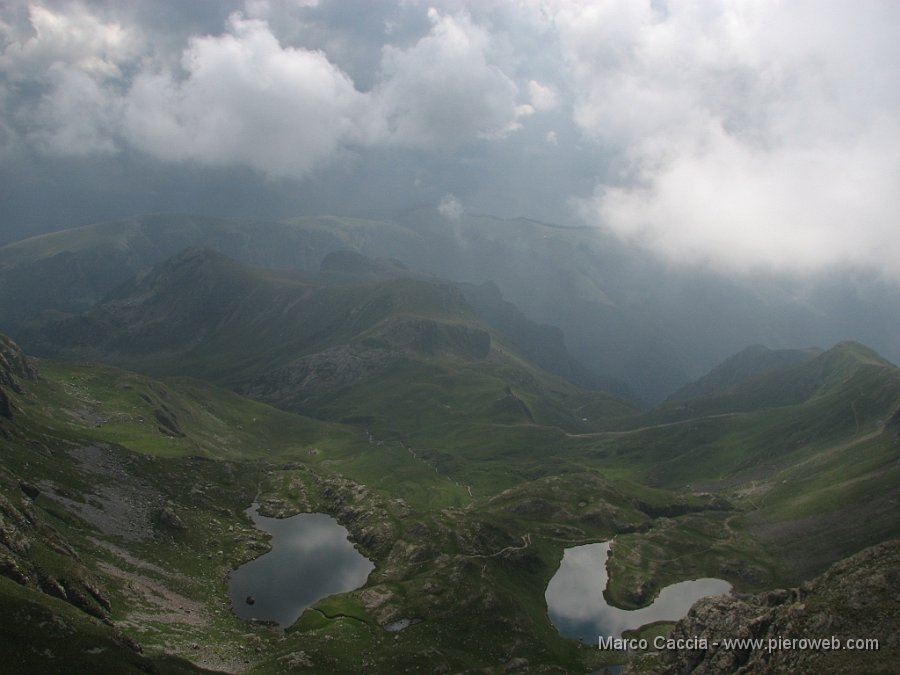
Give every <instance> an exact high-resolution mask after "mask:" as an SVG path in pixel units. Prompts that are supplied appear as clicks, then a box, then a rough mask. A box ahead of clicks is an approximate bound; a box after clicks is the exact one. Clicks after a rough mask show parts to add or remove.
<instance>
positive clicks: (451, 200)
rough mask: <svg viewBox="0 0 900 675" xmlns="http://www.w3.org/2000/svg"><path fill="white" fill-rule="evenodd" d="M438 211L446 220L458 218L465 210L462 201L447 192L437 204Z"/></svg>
mask: <svg viewBox="0 0 900 675" xmlns="http://www.w3.org/2000/svg"><path fill="white" fill-rule="evenodd" d="M438 213H440V214H441V215H442V216H443V217H444V218H446V219H447V220H459V219H460V218H462V215H463V213H465V211H464V210H463V205H462V202H460V201H459V200H458V199H457V198H456V197H455V196H453V195H450V194H447V195H444V196H443V198H441V201H440V203H439V204H438Z"/></svg>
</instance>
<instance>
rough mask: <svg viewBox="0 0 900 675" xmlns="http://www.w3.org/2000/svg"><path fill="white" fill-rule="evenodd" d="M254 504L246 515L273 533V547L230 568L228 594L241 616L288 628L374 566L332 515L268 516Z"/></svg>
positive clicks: (350, 587) (363, 578) (352, 587)
mask: <svg viewBox="0 0 900 675" xmlns="http://www.w3.org/2000/svg"><path fill="white" fill-rule="evenodd" d="M258 508H259V507H258V505H257V504H254V505H253V506H251V507H250V508H249V509H248V510H247V514H248V515H249V516H250V518H251V519H252V520H253V523H254V524H255V525H256V526H257V527H258V528H260V529H261V530H265V531H266V532H268V533H269V534H270V535H272V541H271V545H272V550H271V551H269V552H268V553H264V554H263V555H261V556H260V557H259V558H256V559H254V560H251V561H250V562H248V563H246V564H244V565H241V566H240V567H239V568H238V569H236V570H234V571H233V572H232V573H231V577H230V579H229V583H228V594H229V596H230V597H231V604H232V607H233V608H234V611H235V613H236V614H237V615H238V616H239V617H241V618H242V619H257V620H260V621H273V622H275V623H277V624H278V625H279V626H280V627H281V628H287V627H288V626H290V625H291V624H293V623H294V622H295V621H296V620H297V618H298V617H299V616H300V615H301V614H302V613H303V611H304V610H305V609H306V608H307V607H309V606H311V605H313V604H314V603H316V602H317V601H319V600H321V599H322V598H325V597H327V596H329V595H333V594H335V593H345V592H347V591H352V590H355V589H357V588H359V587H360V586H362V585H363V584H365V582H366V579H367V578H368V576H369V573H370V572H371V571H372V570H373V569H374V568H375V566H374V565H373V564H372V562H371V561H369V560H368V559H367V558H365V557H363V556H362V555H361V554H360V553H359V551H357V550H356V549H355V548H354V547H353V544H351V543H350V541H349V539H348V538H347V530H346V529H345V528H343V527H342V526H341V525H339V524H338V522H337V521H336V520H335V519H334V518H332V517H331V516H328V515H326V514H324V513H301V514H299V515H296V516H291V517H290V518H267V517H265V516H261V515H259V513H258Z"/></svg>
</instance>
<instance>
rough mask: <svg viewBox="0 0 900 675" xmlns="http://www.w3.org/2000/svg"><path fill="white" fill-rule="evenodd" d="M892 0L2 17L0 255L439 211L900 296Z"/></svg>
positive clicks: (324, 0)
mask: <svg viewBox="0 0 900 675" xmlns="http://www.w3.org/2000/svg"><path fill="white" fill-rule="evenodd" d="M898 29H900V3H898V2H896V0H885V1H883V2H879V1H878V0H866V1H865V2H849V1H848V0H840V1H828V0H790V1H784V2H777V1H772V0H716V1H712V0H710V1H704V0H692V1H684V2H682V1H678V0H673V1H670V2H666V1H665V0H648V1H642V0H609V1H602V0H592V1H590V2H575V1H571V0H569V1H563V0H543V1H541V0H494V1H492V0H479V1H477V2H475V1H473V2H465V1H463V0H457V1H448V2H419V1H418V0H384V1H378V2H376V1H374V0H370V1H350V0H319V1H318V2H316V1H315V0H292V1H288V0H285V1H283V2H278V1H276V0H271V1H266V0H247V1H246V2H238V1H234V2H225V1H218V0H215V1H214V0H202V1H201V0H192V1H191V2H185V1H184V0H171V1H155V0H146V1H139V0H133V1H131V2H125V1H118V0H108V1H96V2H88V1H85V2H54V1H51V0H47V1H45V2H17V1H9V0H0V243H3V242H6V241H10V240H12V239H15V238H18V237H21V236H24V235H25V234H27V233H29V232H36V231H39V230H42V229H53V228H59V227H64V226H69V225H75V224H81V223H85V222H91V221H95V220H99V219H107V218H114V217H122V216H127V215H130V214H135V213H142V212H149V211H191V212H197V213H208V214H218V215H237V216H260V217H280V216H293V215H300V214H309V213H367V212H374V211H375V210H377V209H392V208H405V207H409V206H413V205H417V204H441V205H442V211H445V212H446V213H447V215H448V217H453V215H454V214H458V213H459V212H460V211H461V210H464V211H469V212H487V213H492V214H497V215H503V216H510V215H524V216H529V217H533V218H540V219H544V220H549V221H554V222H561V223H564V224H573V225H575V224H590V225H593V226H596V227H598V228H604V229H606V230H608V231H611V232H614V233H616V234H617V235H618V236H621V237H622V238H623V239H625V240H627V241H632V242H634V243H635V244H636V245H640V246H644V247H647V248H649V249H651V250H654V251H656V252H658V253H659V254H660V255H662V256H664V257H666V258H669V259H673V260H675V261H678V262H684V263H687V264H691V265H696V264H709V265H711V266H713V267H718V268H720V269H735V270H743V271H746V270H756V269H774V270H779V271H787V272H791V273H795V272H796V273H804V272H808V271H817V272H821V271H822V270H827V269H830V268H831V267H833V266H835V265H851V266H859V267H866V268H870V269H873V270H877V271H882V272H884V273H885V274H887V275H888V276H891V277H893V278H894V279H900V265H898V264H897V260H900V113H898V111H900V75H898V72H900V71H898V68H897V65H896V64H897V63H900V40H898V39H897V38H898Z"/></svg>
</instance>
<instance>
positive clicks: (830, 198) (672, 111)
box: [554, 0, 900, 271]
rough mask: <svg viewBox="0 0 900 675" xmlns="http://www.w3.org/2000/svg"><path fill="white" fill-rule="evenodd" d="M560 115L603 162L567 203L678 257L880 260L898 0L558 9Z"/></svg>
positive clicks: (892, 192) (804, 263)
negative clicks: (569, 108)
mask: <svg viewBox="0 0 900 675" xmlns="http://www.w3.org/2000/svg"><path fill="white" fill-rule="evenodd" d="M554 18H555V20H556V25H557V26H558V27H559V31H560V38H561V42H562V45H563V48H564V50H565V52H566V56H567V58H568V61H569V63H570V66H571V68H572V73H573V77H574V80H575V82H576V90H577V91H579V92H580V95H579V96H578V98H577V100H576V101H575V117H576V120H577V121H578V123H579V125H580V126H581V128H582V129H583V131H584V132H585V133H586V134H587V135H588V136H589V137H590V138H591V139H593V140H594V141H595V142H596V143H598V144H600V145H601V146H602V147H603V148H605V149H606V150H607V151H611V152H613V153H615V155H614V156H617V157H618V160H619V168H620V172H619V178H620V180H619V182H618V183H617V184H615V185H601V186H599V187H598V189H597V191H596V192H595V195H594V198H593V199H592V200H590V201H589V202H588V203H587V204H583V205H582V206H583V209H584V212H585V213H587V214H589V215H590V217H592V218H593V220H595V221H599V222H601V223H603V224H604V225H605V226H606V227H608V228H610V229H611V230H612V231H614V232H616V233H618V234H620V235H622V236H623V237H625V238H626V239H629V240H634V241H638V242H640V243H642V244H644V245H647V246H650V247H652V248H654V249H656V250H658V251H660V252H662V253H663V254H665V255H668V256H671V257H673V258H675V259H678V260H688V261H697V260H703V261H707V262H709V263H711V264H713V265H718V266H722V267H728V268H734V267H738V268H742V269H747V268H754V267H759V266H766V267H775V268H778V269H789V270H790V269H793V270H807V269H817V268H821V267H822V266H827V265H830V264H834V263H843V262H849V263H852V264H857V265H877V266H880V267H882V268H883V269H885V270H887V271H890V270H891V269H893V268H894V262H893V261H894V260H895V259H896V256H897V254H898V253H900V228H897V227H896V223H897V222H898V218H900V197H898V194H897V190H896V185H898V184H900V183H898V179H900V152H898V150H900V123H898V119H897V115H896V110H898V109H900V86H898V85H900V79H898V77H897V76H896V75H894V74H893V73H895V72H896V71H894V70H892V69H891V67H890V66H889V65H888V64H891V63H895V62H896V61H897V59H898V57H900V53H898V52H900V49H898V43H897V41H896V39H895V38H896V36H895V35H894V31H893V30H892V29H891V28H890V26H895V25H897V22H898V21H900V6H897V5H896V4H893V3H881V4H878V3H868V4H866V5H860V6H852V5H849V4H847V3H841V2H832V3H823V2H792V3H783V4H782V3H768V2H756V1H750V0H747V1H742V0H732V1H731V2H727V3H721V2H712V1H710V2H686V1H685V2H682V1H679V0H674V1H672V2H669V3H666V4H665V8H664V10H662V11H656V10H655V9H654V7H653V6H652V5H651V3H650V2H632V1H631V0H621V1H619V2H607V3H579V4H571V5H570V4H566V5H561V6H559V7H557V8H556V14H555V17H554Z"/></svg>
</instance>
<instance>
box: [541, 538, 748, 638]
mask: <svg viewBox="0 0 900 675" xmlns="http://www.w3.org/2000/svg"><path fill="white" fill-rule="evenodd" d="M609 547H610V542H608V541H607V542H603V543H600V544H586V545H584V546H576V547H574V548H569V549H566V551H565V552H564V553H563V559H562V562H561V563H560V566H559V570H557V572H556V574H555V575H554V576H553V578H552V579H551V580H550V583H549V584H548V585H547V592H546V593H545V598H546V600H547V609H548V614H549V615H550V620H551V621H552V622H553V625H554V626H556V629H557V630H558V631H559V633H560V634H561V635H563V636H565V637H571V638H576V639H578V640H581V641H582V642H584V643H586V644H594V645H596V644H597V639H598V637H601V636H602V637H619V636H621V635H622V633H623V632H624V631H627V630H633V629H635V628H640V627H641V626H644V625H646V624H648V623H652V622H654V621H677V620H678V619H681V618H683V617H684V616H685V615H686V614H687V612H688V610H689V609H690V608H691V605H693V604H694V603H695V602H696V601H697V600H699V599H700V598H704V597H706V596H708V595H720V594H722V593H728V592H729V591H730V590H731V584H729V583H728V582H727V581H723V580H722V579H695V580H693V581H682V582H680V583H677V584H672V585H671V586H666V587H665V588H663V589H662V590H661V591H660V593H659V596H657V598H656V600H655V601H654V602H653V604H652V605H650V606H648V607H643V608H641V609H636V610H633V611H629V610H625V609H619V608H617V607H612V606H610V605H608V604H607V603H606V600H605V599H604V598H603V590H604V589H605V588H606V583H607V581H608V578H609V577H608V575H607V571H606V560H607V557H608V556H609Z"/></svg>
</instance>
